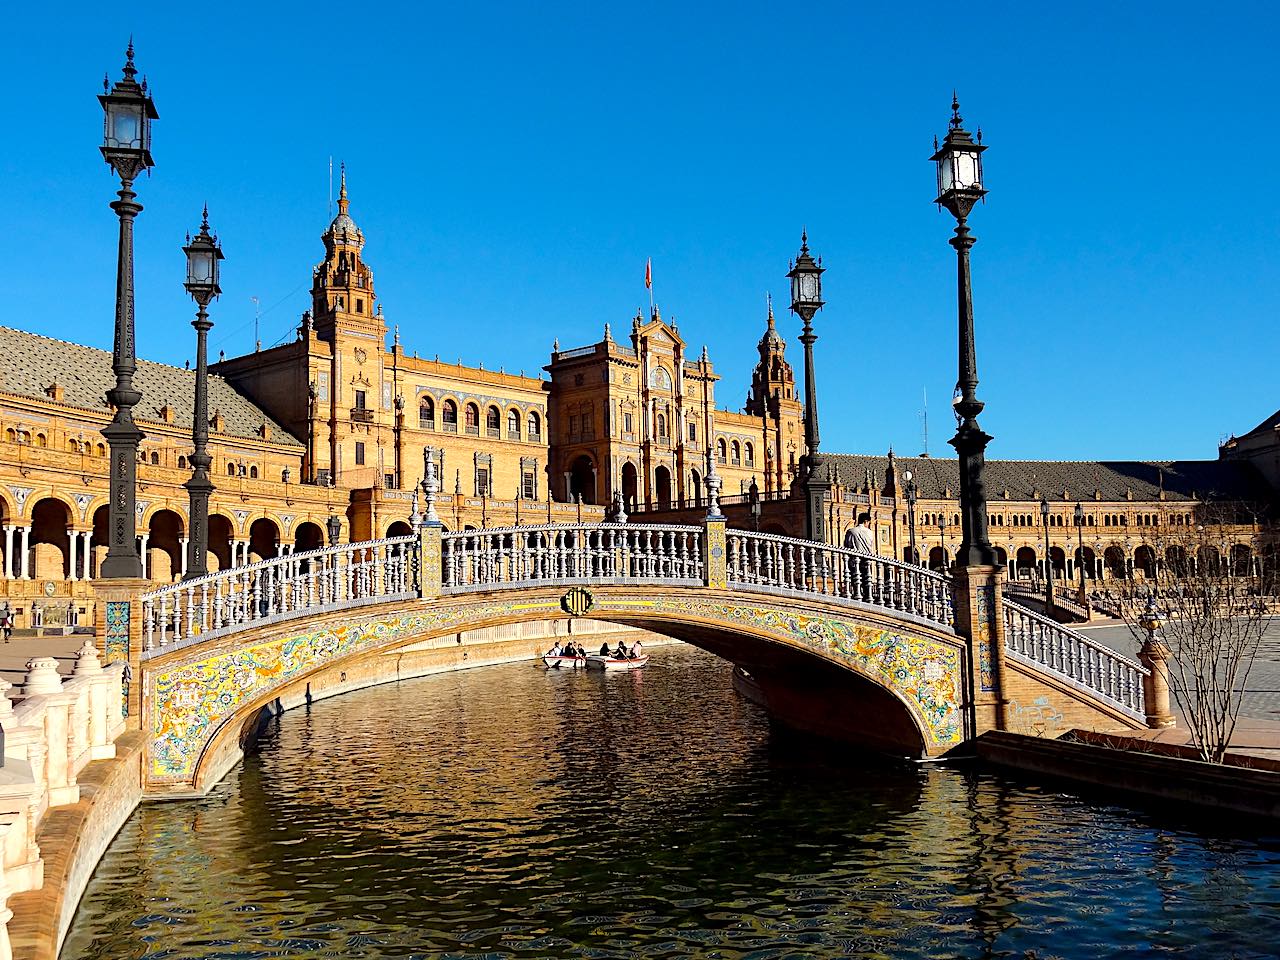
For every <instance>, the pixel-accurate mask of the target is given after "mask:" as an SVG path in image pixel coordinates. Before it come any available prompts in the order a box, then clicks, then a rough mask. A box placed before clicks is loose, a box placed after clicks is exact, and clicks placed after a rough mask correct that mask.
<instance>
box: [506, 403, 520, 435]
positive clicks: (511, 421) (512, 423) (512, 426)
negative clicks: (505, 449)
mask: <svg viewBox="0 0 1280 960" xmlns="http://www.w3.org/2000/svg"><path fill="white" fill-rule="evenodd" d="M507 439H508V440H519V439H520V411H519V410H508V411H507Z"/></svg>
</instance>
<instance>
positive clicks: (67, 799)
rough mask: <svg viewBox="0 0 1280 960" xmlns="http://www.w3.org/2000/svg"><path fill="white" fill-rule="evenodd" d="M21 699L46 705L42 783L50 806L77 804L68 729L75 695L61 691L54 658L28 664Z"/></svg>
mask: <svg viewBox="0 0 1280 960" xmlns="http://www.w3.org/2000/svg"><path fill="white" fill-rule="evenodd" d="M22 695H23V696H24V697H27V698H31V697H42V698H43V699H44V701H45V711H44V735H45V744H46V749H47V750H48V754H47V755H46V757H45V782H46V783H47V785H48V791H49V806H51V807H60V806H63V805H64V804H68V803H76V802H78V801H79V800H80V787H79V785H78V784H77V783H76V774H75V767H74V765H73V764H74V758H73V757H72V756H71V749H70V748H71V738H70V736H69V732H70V731H69V727H68V713H69V711H70V709H71V704H72V703H74V702H75V700H76V695H75V694H74V693H66V692H64V691H63V689H62V678H61V677H60V676H58V661H57V660H55V659H54V658H53V657H35V658H34V659H32V660H28V661H27V676H26V679H25V680H24V681H23V684H22Z"/></svg>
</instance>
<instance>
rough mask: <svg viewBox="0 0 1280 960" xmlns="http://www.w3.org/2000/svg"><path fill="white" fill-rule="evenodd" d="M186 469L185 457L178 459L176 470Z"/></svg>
mask: <svg viewBox="0 0 1280 960" xmlns="http://www.w3.org/2000/svg"><path fill="white" fill-rule="evenodd" d="M186 468H187V458H186V457H178V469H179V470H185V469H186Z"/></svg>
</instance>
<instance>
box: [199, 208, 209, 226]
mask: <svg viewBox="0 0 1280 960" xmlns="http://www.w3.org/2000/svg"><path fill="white" fill-rule="evenodd" d="M200 227H201V229H204V230H207V229H209V204H208V202H206V203H205V205H204V209H203V210H202V211H201V212H200Z"/></svg>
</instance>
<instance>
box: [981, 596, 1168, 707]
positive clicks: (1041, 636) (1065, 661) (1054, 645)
mask: <svg viewBox="0 0 1280 960" xmlns="http://www.w3.org/2000/svg"><path fill="white" fill-rule="evenodd" d="M1004 648H1005V654H1006V655H1007V656H1012V657H1013V659H1015V660H1019V661H1021V662H1023V663H1025V664H1027V665H1029V666H1033V667H1035V668H1037V669H1039V670H1043V671H1045V672H1047V673H1049V674H1052V675H1054V676H1056V677H1058V678H1060V679H1062V680H1066V681H1067V682H1068V683H1069V684H1071V685H1072V686H1074V687H1077V688H1078V689H1082V690H1087V691H1089V692H1091V693H1092V694H1094V695H1095V696H1097V697H1100V698H1101V699H1102V700H1104V701H1106V702H1107V703H1109V704H1110V705H1111V706H1113V707H1115V708H1117V709H1118V710H1120V711H1121V712H1123V713H1126V714H1128V715H1129V716H1131V717H1133V718H1134V719H1137V720H1141V719H1143V718H1144V717H1145V716H1146V714H1145V712H1144V708H1143V693H1142V678H1143V677H1144V676H1145V675H1146V674H1147V672H1148V671H1147V668H1146V667H1144V666H1143V665H1142V664H1140V663H1138V662H1136V661H1134V660H1130V659H1129V658H1128V657H1126V656H1123V655H1122V654H1119V653H1116V652H1115V651H1114V650H1112V649H1110V648H1109V647H1105V646H1103V645H1102V644H1100V643H1098V642H1096V641H1094V640H1091V639H1089V638H1088V637H1086V636H1085V635H1084V634H1082V633H1078V632H1077V631H1075V630H1072V629H1070V628H1069V627H1064V626H1063V625H1062V624H1060V623H1056V622H1055V621H1053V620H1050V619H1049V618H1048V617H1045V616H1041V615H1040V614H1038V613H1035V612H1034V611H1031V610H1028V609H1027V608H1026V607H1023V606H1020V605H1018V604H1017V603H1015V602H1014V601H1012V600H1009V599H1007V598H1006V599H1005V601H1004Z"/></svg>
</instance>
